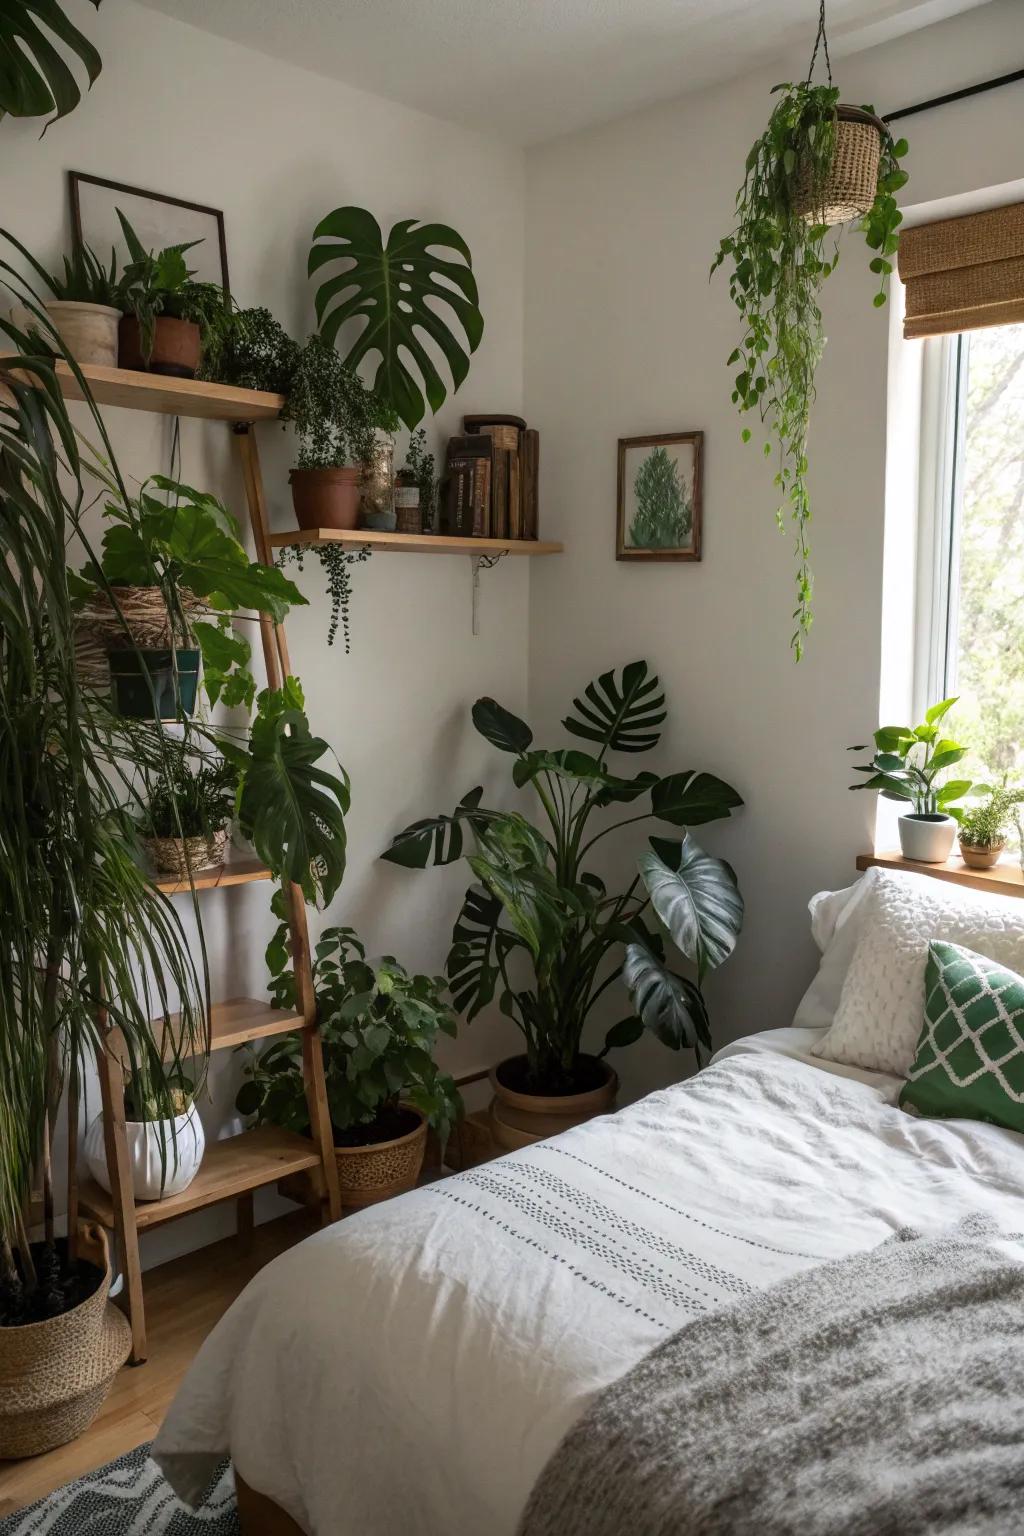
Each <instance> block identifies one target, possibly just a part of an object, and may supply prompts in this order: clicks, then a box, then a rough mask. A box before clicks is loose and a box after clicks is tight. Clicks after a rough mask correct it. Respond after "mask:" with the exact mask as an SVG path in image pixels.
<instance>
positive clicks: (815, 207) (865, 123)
mask: <svg viewBox="0 0 1024 1536" xmlns="http://www.w3.org/2000/svg"><path fill="white" fill-rule="evenodd" d="M820 43H824V44H825V58H826V62H827V61H828V44H827V41H826V39H825V18H824V0H822V7H821V16H820V20H819V24H818V38H817V41H816V42H815V46H814V54H813V55H812V57H811V68H810V71H809V72H808V78H807V79H806V80H805V81H803V82H802V83H800V84H797V85H777V86H776V87H775V89H774V92H773V94H774V95H776V96H777V97H778V100H777V101H776V104H775V107H774V109H773V110H772V114H771V117H770V118H769V119H768V126H767V128H766V129H765V131H764V133H763V134H762V135H761V137H760V138H759V139H758V140H757V143H756V144H755V145H754V146H753V148H752V149H751V151H750V153H749V155H748V156H747V163H746V172H745V175H744V179H743V185H742V186H741V187H740V189H739V191H738V192H737V194H736V226H735V228H734V229H733V231H732V233H731V234H730V235H727V236H726V238H725V239H724V240H723V241H722V242H721V244H720V246H719V248H718V254H717V255H716V257H715V260H714V263H713V265H712V268H711V271H712V274H714V273H715V272H716V271H717V269H718V268H719V267H720V266H721V265H722V264H723V263H724V262H725V261H726V259H727V258H728V259H731V262H732V270H731V273H730V277H729V292H730V294H731V297H732V300H733V303H734V304H735V305H736V308H737V309H738V310H739V312H740V318H741V319H742V321H743V338H742V340H741V342H740V344H739V346H737V347H736V348H735V349H734V350H733V352H732V353H731V354H730V356H729V359H728V363H729V366H730V367H735V370H736V373H735V378H734V380H733V383H734V388H733V392H732V398H733V402H734V403H735V404H736V405H737V407H738V408H739V410H740V411H741V412H746V411H757V412H758V414H759V415H760V418H761V420H762V421H763V422H764V423H765V425H766V427H767V430H768V432H769V434H770V436H769V439H768V440H767V441H766V442H765V444H764V453H765V457H766V458H767V457H770V456H771V454H772V452H773V444H772V441H771V439H772V438H774V443H775V447H776V448H777V450H778V455H779V463H778V470H777V472H776V475H775V485H776V487H777V488H778V491H779V497H780V503H779V507H778V510H777V512H776V517H777V520H778V523H779V527H780V528H784V526H785V523H784V518H785V514H786V511H787V508H788V511H789V514H790V516H791V517H792V518H793V521H794V523H795V525H796V539H797V560H798V572H797V592H798V598H797V606H796V608H795V610H794V613H793V617H794V619H795V620H796V628H795V630H794V632H793V637H792V640H791V642H790V643H791V645H792V647H793V650H794V651H795V653H796V659H797V660H798V661H799V660H800V657H801V656H802V654H803V649H804V644H805V641H806V638H807V633H808V631H809V629H810V627H811V619H812V611H811V594H812V575H811V567H810V549H809V545H808V537H807V525H808V523H809V521H810V517H811V507H810V501H809V499H808V494H807V484H806V477H807V433H808V425H809V420H810V412H811V405H812V404H813V401H814V376H815V370H816V369H817V366H818V362H819V360H820V358H821V354H822V351H823V348H824V345H825V335H824V330H823V326H822V316H821V309H820V307H819V295H820V290H821V286H822V284H823V283H824V281H825V279H826V278H828V277H829V276H831V274H832V272H833V271H834V270H835V267H836V263H837V262H838V260H839V238H840V235H841V232H842V226H843V223H844V222H847V221H849V220H851V219H854V218H856V219H857V220H858V221H859V222H858V229H859V230H860V232H861V233H862V234H863V235H864V237H865V239H866V241H867V244H868V246H869V248H870V249H871V251H872V252H873V253H874V254H873V255H872V257H871V261H870V263H869V265H870V267H871V270H872V272H875V273H877V274H878V277H879V279H880V283H879V288H878V291H877V292H876V294H875V298H874V302H875V304H876V306H881V305H883V304H884V303H885V299H886V286H887V282H888V278H889V276H890V274H891V272H892V257H893V256H894V254H895V252H896V248H897V245H898V242H899V236H898V233H897V231H898V227H899V225H900V223H901V221H902V217H903V216H902V214H901V213H900V211H899V209H898V207H897V206H896V198H895V195H894V194H895V193H896V192H898V191H899V189H900V187H902V186H903V185H904V184H905V183H906V181H907V179H908V178H907V173H906V172H905V171H904V170H902V169H901V167H900V161H901V159H902V158H903V156H904V155H905V154H906V153H907V149H908V146H907V141H906V139H899V140H896V139H894V138H893V136H892V134H891V133H890V131H889V128H888V126H887V124H886V123H884V122H883V121H882V119H881V118H878V117H876V116H875V114H874V111H873V109H872V108H871V107H848V106H842V105H840V103H839V91H838V90H837V89H836V87H835V86H833V84H832V71H831V66H829V70H828V84H827V85H814V84H812V83H811V75H812V74H813V71H814V63H815V59H816V57H817V52H818V46H819V44H820ZM750 437H751V432H750V429H749V428H744V430H743V440H744V442H749V440H750Z"/></svg>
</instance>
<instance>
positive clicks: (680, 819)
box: [651, 769, 743, 827]
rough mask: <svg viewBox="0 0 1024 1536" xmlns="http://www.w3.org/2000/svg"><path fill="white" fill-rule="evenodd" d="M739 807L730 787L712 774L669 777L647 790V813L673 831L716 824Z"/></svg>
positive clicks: (738, 800) (690, 771) (691, 773)
mask: <svg viewBox="0 0 1024 1536" xmlns="http://www.w3.org/2000/svg"><path fill="white" fill-rule="evenodd" d="M742 804H743V801H742V799H741V798H740V796H739V795H738V794H737V793H736V791H735V790H734V789H733V787H732V785H731V784H726V783H725V781H724V779H717V778H716V777H715V775H714V774H713V773H695V772H694V771H693V769H689V770H688V771H687V772H686V773H673V774H670V775H669V776H668V778H665V779H659V780H658V782H657V784H655V785H654V787H653V788H652V790H651V809H652V810H653V812H654V814H655V816H657V817H658V818H659V819H660V820H661V821H670V822H672V823H673V825H675V826H677V827H699V826H702V825H703V824H704V823H705V822H708V821H719V820H720V819H721V818H722V817H723V816H729V815H731V813H732V812H733V811H734V810H736V809H737V807H738V806H741V805H742Z"/></svg>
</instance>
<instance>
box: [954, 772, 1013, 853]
mask: <svg viewBox="0 0 1024 1536" xmlns="http://www.w3.org/2000/svg"><path fill="white" fill-rule="evenodd" d="M974 793H975V794H976V795H980V794H984V795H985V797H986V798H985V799H984V800H983V801H982V803H981V804H980V805H975V806H970V807H968V809H967V810H966V811H964V813H963V816H962V817H961V819H960V834H959V837H960V853H961V855H962V857H963V861H964V863H965V864H966V865H967V867H968V869H992V868H993V866H994V865H996V864H998V863H999V855H1000V854H1001V853H1002V851H1003V849H1004V848H1005V847H1006V844H1007V840H1008V838H1009V835H1010V822H1011V821H1013V820H1015V819H1016V817H1017V814H1018V813H1017V807H1018V806H1019V805H1020V804H1021V803H1022V802H1024V789H1011V788H1010V787H1009V785H1008V784H1007V783H1006V782H1005V780H1004V782H1003V783H1002V784H1000V785H999V786H998V787H997V788H994V789H993V788H992V787H991V786H990V785H988V784H975V785H974Z"/></svg>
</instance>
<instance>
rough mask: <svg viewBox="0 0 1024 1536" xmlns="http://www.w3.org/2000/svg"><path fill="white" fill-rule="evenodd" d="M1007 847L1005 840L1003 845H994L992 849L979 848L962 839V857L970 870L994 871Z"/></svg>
mask: <svg viewBox="0 0 1024 1536" xmlns="http://www.w3.org/2000/svg"><path fill="white" fill-rule="evenodd" d="M1005 847H1006V840H1005V838H1004V840H1003V841H1002V842H1001V843H993V844H992V846H991V847H990V848H978V847H975V846H974V845H973V844H971V843H965V842H964V840H963V838H961V839H960V855H961V857H962V858H963V861H964V863H965V864H966V865H967V868H968V869H994V868H995V866H996V865H997V864H998V863H999V857H1000V855H1001V853H1002V851H1003V849H1004V848H1005Z"/></svg>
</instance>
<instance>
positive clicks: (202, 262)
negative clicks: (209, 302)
mask: <svg viewBox="0 0 1024 1536" xmlns="http://www.w3.org/2000/svg"><path fill="white" fill-rule="evenodd" d="M112 194H113V195H112ZM68 196H69V199H70V203H71V234H72V238H73V240H74V243H75V245H76V246H80V245H83V244H86V245H90V246H92V248H93V250H94V251H95V252H96V254H97V256H98V257H99V258H100V260H101V261H108V260H109V256H110V248H111V246H114V247H115V248H117V249H118V251H119V254H120V257H121V258H122V259H123V257H124V255H125V251H124V242H123V238H122V235H121V230H120V227H119V225H118V222H117V216H116V211H115V204H116V206H117V207H120V208H122V210H123V212H124V214H125V217H126V218H127V219H128V222H129V223H130V224H131V225H132V226H133V228H136V227H137V225H136V219H137V218H138V217H139V215H140V213H142V214H143V215H144V214H145V211H146V210H145V209H144V205H145V204H147V203H153V204H156V205H157V207H156V208H155V209H153V210H150V217H149V220H148V221H147V223H148V225H149V227H148V229H139V230H138V233H139V237H140V239H141V240H142V243H143V245H144V246H146V248H147V249H149V248H153V249H157V248H162V247H163V246H166V245H179V244H182V243H184V242H185V241H187V240H196V239H202V241H203V244H202V245H200V246H196V247H195V248H194V249H193V250H191V251H189V253H188V256H187V258H186V259H187V261H188V264H189V266H190V267H194V268H195V269H196V280H197V281H198V282H207V283H219V284H220V286H221V287H222V288H223V289H224V291H225V293H230V291H231V284H230V282H229V280H228V245H227V237H226V235H225V232H224V214H223V213H222V212H221V210H220V209H219V208H208V207H207V206H206V204H205V203H190V202H187V201H186V199H185V198H183V197H171V196H170V195H169V194H167V193H165V192H150V191H147V189H146V188H145V187H130V186H128V185H127V184H126V183H125V182H122V181H107V180H106V179H105V178H104V177H102V176H89V175H87V174H86V173H85V172H84V171H69V172H68ZM132 204H134V205H135V217H133V208H132ZM176 214H177V215H178V217H177V218H176V216H175V215H176Z"/></svg>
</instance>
